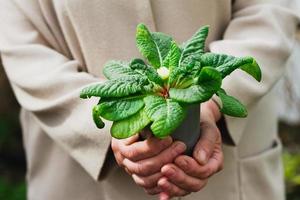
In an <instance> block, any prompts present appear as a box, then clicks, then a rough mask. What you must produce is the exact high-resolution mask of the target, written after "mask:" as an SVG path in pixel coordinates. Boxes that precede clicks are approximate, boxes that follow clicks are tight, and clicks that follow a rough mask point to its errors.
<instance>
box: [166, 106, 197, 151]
mask: <svg viewBox="0 0 300 200" xmlns="http://www.w3.org/2000/svg"><path fill="white" fill-rule="evenodd" d="M171 136H172V138H173V139H174V140H179V141H182V142H184V143H185V145H186V147H187V149H186V152H185V154H186V155H192V154H193V149H194V147H195V145H196V143H197V142H198V139H199V137H200V104H197V105H190V106H189V107H188V109H187V114H186V117H185V119H184V120H183V122H182V123H181V125H180V126H179V127H178V128H177V129H176V130H175V131H174V132H173V133H172V134H171Z"/></svg>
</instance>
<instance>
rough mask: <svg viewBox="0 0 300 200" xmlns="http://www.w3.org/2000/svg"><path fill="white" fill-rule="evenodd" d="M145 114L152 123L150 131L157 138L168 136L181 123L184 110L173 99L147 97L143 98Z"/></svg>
mask: <svg viewBox="0 0 300 200" xmlns="http://www.w3.org/2000/svg"><path fill="white" fill-rule="evenodd" d="M144 101H145V112H146V114H147V116H148V117H149V118H150V119H151V121H153V123H152V125H151V127H150V128H151V130H152V132H153V134H154V135H155V136H156V137H158V138H164V137H167V136H168V135H170V134H171V133H172V132H173V131H174V130H175V129H176V128H177V127H178V126H179V125H180V123H181V122H182V121H183V119H184V117H185V112H184V109H183V108H182V107H181V106H180V105H179V103H178V102H176V101H174V100H173V99H164V98H163V97H161V96H155V95H152V96H147V97H145V98H144Z"/></svg>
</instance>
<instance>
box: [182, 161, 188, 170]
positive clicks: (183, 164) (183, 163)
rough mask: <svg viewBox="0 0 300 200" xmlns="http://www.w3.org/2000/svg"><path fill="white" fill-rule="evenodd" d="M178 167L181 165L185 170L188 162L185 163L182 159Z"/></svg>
mask: <svg viewBox="0 0 300 200" xmlns="http://www.w3.org/2000/svg"><path fill="white" fill-rule="evenodd" d="M180 165H181V166H182V167H184V168H186V167H187V166H188V162H187V161H186V160H184V159H182V160H181V161H180Z"/></svg>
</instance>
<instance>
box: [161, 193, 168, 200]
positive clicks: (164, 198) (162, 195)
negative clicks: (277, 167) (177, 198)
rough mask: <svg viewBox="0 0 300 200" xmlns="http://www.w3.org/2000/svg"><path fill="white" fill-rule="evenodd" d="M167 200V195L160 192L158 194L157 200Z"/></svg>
mask: <svg viewBox="0 0 300 200" xmlns="http://www.w3.org/2000/svg"><path fill="white" fill-rule="evenodd" d="M168 199H169V195H168V194H166V193H164V192H161V193H160V194H159V200H168Z"/></svg>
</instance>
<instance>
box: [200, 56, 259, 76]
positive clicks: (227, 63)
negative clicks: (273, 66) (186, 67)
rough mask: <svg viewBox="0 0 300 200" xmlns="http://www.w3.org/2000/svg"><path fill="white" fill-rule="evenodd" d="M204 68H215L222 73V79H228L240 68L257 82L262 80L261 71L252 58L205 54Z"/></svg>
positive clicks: (202, 59)
mask: <svg viewBox="0 0 300 200" xmlns="http://www.w3.org/2000/svg"><path fill="white" fill-rule="evenodd" d="M201 64H202V66H212V67H215V68H216V69H217V70H218V71H219V72H221V74H222V77H223V78H224V77H226V76H227V75H229V74H230V73H231V72H233V71H234V70H235V69H237V68H240V69H242V70H244V71H245V72H247V73H248V74H250V75H251V76H253V77H254V78H255V79H256V80H258V81H260V80H261V71H260V68H259V66H258V64H257V63H256V61H255V60H254V59H253V58H252V57H242V58H238V57H234V56H228V55H225V54H215V53H205V54H203V55H202V56H201Z"/></svg>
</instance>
